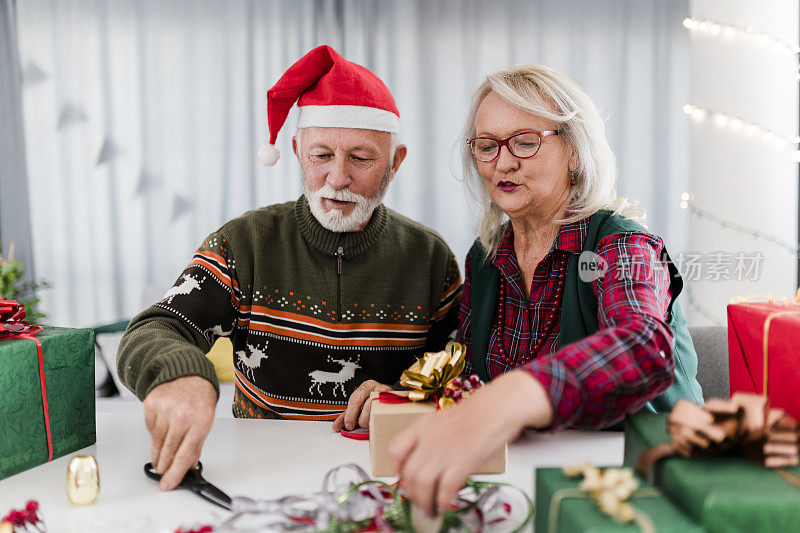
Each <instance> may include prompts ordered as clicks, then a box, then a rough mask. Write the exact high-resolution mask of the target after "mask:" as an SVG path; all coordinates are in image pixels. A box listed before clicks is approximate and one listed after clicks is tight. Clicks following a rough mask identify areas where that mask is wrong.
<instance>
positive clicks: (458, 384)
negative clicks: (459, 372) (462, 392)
mask: <svg viewBox="0 0 800 533" xmlns="http://www.w3.org/2000/svg"><path fill="white" fill-rule="evenodd" d="M463 382H464V380H462V379H461V378H460V377H454V378H453V387H454V388H456V389H460V388H461V384H462V383H463Z"/></svg>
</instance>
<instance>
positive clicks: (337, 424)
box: [333, 379, 392, 433]
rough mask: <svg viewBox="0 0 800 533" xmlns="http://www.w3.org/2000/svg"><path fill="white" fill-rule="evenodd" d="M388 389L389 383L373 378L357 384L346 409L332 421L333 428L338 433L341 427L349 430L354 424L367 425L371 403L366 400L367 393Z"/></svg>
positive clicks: (367, 398) (363, 426) (367, 397)
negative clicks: (379, 381)
mask: <svg viewBox="0 0 800 533" xmlns="http://www.w3.org/2000/svg"><path fill="white" fill-rule="evenodd" d="M389 390H392V388H391V387H390V386H389V385H384V384H383V383H378V382H377V381H375V380H374V379H370V380H367V381H365V382H364V383H362V384H361V385H359V386H358V388H357V389H356V390H354V391H353V394H351V395H350V399H349V400H347V409H346V410H345V411H344V413H342V414H340V415H339V416H338V417H337V418H336V420H334V421H333V430H334V431H336V432H337V433H338V432H339V431H341V430H342V428H345V429H347V430H348V431H349V430H352V429H353V428H355V427H356V425H358V426H360V427H362V428H365V427H369V409H370V406H371V403H372V402H370V401H368V400H369V395H370V394H371V393H373V392H383V391H389Z"/></svg>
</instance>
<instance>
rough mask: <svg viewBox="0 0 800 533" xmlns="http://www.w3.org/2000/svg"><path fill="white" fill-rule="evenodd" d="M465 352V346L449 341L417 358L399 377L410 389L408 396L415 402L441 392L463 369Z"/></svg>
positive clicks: (401, 382)
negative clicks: (442, 347) (438, 350)
mask: <svg viewBox="0 0 800 533" xmlns="http://www.w3.org/2000/svg"><path fill="white" fill-rule="evenodd" d="M466 354H467V349H466V346H464V345H463V344H459V343H457V342H453V341H450V342H448V343H447V345H446V346H445V347H444V350H442V351H441V352H427V353H425V354H424V355H423V356H422V357H420V358H419V359H417V361H416V362H415V363H414V364H413V365H411V367H409V369H408V370H404V371H403V375H402V377H401V378H400V384H401V385H403V386H405V387H408V388H410V389H412V390H411V392H410V393H409V394H408V398H409V399H410V400H412V401H415V402H417V401H421V400H426V399H428V398H429V397H431V396H432V395H434V394H437V393H441V392H442V391H443V390H444V389H445V387H447V386H448V385H449V384H450V382H451V381H452V380H453V378H456V377H458V376H459V374H461V372H462V371H463V370H464V365H465V360H464V358H465V357H466Z"/></svg>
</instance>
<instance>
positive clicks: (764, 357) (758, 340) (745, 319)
mask: <svg viewBox="0 0 800 533" xmlns="http://www.w3.org/2000/svg"><path fill="white" fill-rule="evenodd" d="M799 343H800V299H792V300H788V301H787V300H785V299H784V301H782V302H747V301H744V302H740V303H732V304H730V305H728V362H729V369H730V370H729V371H730V378H731V394H733V393H734V392H750V393H755V394H764V395H766V396H767V397H768V398H769V400H770V406H771V407H780V408H783V409H785V410H786V411H787V412H788V413H789V414H790V415H791V416H792V417H794V418H800V350H798V344H799Z"/></svg>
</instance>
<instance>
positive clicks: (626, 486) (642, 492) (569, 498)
mask: <svg viewBox="0 0 800 533" xmlns="http://www.w3.org/2000/svg"><path fill="white" fill-rule="evenodd" d="M570 470H571V469H570V468H563V469H562V468H537V469H536V481H535V484H536V488H535V491H534V492H535V494H536V516H535V523H536V531H537V533H556V532H566V531H569V532H580V531H587V532H588V531H591V532H592V533H612V532H614V533H617V532H628V531H629V532H632V533H633V532H642V531H644V532H656V531H657V532H658V533H700V532H702V531H703V529H702V528H701V527H700V526H698V525H697V524H695V523H694V522H692V520H691V519H689V517H687V516H686V515H685V514H684V513H683V512H682V511H681V510H680V509H678V508H677V507H676V506H675V505H674V504H673V503H671V502H670V501H669V500H668V499H667V498H666V497H665V496H664V495H663V494H661V493H660V492H659V491H657V490H654V489H653V487H651V486H649V485H648V484H647V483H646V482H644V481H643V480H642V479H641V478H639V477H637V476H635V475H634V474H633V471H632V470H631V469H619V468H609V469H599V468H594V467H590V466H588V465H585V468H583V469H582V472H580V474H582V475H575V472H570ZM587 474H588V475H587Z"/></svg>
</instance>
